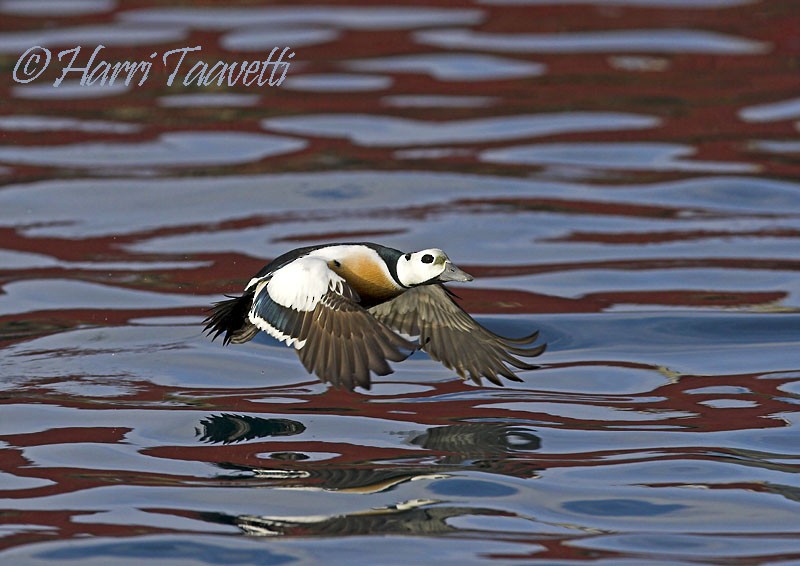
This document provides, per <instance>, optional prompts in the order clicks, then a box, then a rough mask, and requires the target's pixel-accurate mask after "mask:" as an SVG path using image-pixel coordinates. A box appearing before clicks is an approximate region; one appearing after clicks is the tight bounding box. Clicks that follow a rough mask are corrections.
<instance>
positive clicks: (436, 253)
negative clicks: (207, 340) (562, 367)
mask: <svg viewBox="0 0 800 566" xmlns="http://www.w3.org/2000/svg"><path fill="white" fill-rule="evenodd" d="M472 280H473V277H472V276H471V275H469V274H467V273H466V272H464V271H463V270H461V269H460V268H458V267H457V266H456V265H455V264H454V263H453V262H452V261H451V260H450V258H449V257H448V256H447V254H445V252H443V251H442V250H441V249H438V248H429V249H424V250H421V251H416V252H402V251H400V250H397V249H394V248H391V247H387V246H383V245H379V244H374V243H370V242H356V243H329V244H321V245H315V246H308V247H302V248H297V249H294V250H291V251H288V252H286V253H284V254H283V255H280V256H278V257H277V258H275V259H274V260H272V261H271V262H270V263H268V264H267V265H266V266H264V267H263V268H262V269H261V270H260V271H259V272H258V273H256V274H255V275H254V276H253V277H252V278H251V279H250V281H249V282H248V283H247V285H246V286H245V288H244V292H243V293H242V294H241V295H238V296H236V295H234V296H231V295H226V297H227V299H226V300H222V301H219V302H216V303H214V304H213V305H212V307H211V308H210V309H209V311H208V312H210V314H209V315H208V316H207V317H206V319H205V320H204V321H203V324H204V325H205V328H204V330H205V332H206V333H207V335H208V336H210V337H211V339H212V341H213V340H216V338H217V337H219V336H220V335H224V336H223V339H222V343H223V345H228V344H242V343H245V342H248V341H249V340H252V339H253V338H254V337H255V336H256V335H257V334H258V333H259V332H265V333H266V334H268V335H269V336H271V337H273V338H275V339H276V340H278V341H280V342H282V343H284V344H285V345H286V346H289V347H292V348H294V350H295V351H296V352H297V354H298V356H299V358H300V362H301V363H302V364H303V366H304V367H305V369H306V370H307V371H308V372H309V373H313V374H315V375H316V376H317V377H318V378H319V379H320V380H321V381H322V382H325V383H329V384H331V385H332V386H334V387H336V388H340V389H346V390H349V391H353V390H354V389H355V388H356V387H362V388H364V389H370V386H371V374H375V375H380V376H384V375H388V374H390V373H392V371H393V370H392V368H391V366H390V365H389V363H388V362H401V361H403V360H405V359H406V358H408V356H410V355H411V354H412V353H414V352H415V351H417V350H423V351H424V352H426V353H427V354H428V355H429V356H430V357H431V358H432V359H433V360H436V361H438V362H440V363H441V364H443V365H444V366H445V367H447V368H448V369H450V370H453V371H455V372H456V373H457V374H458V375H459V377H461V379H463V380H466V379H468V378H469V379H471V380H472V381H473V382H474V383H475V384H477V385H482V381H481V378H486V379H488V380H489V381H490V382H491V383H493V384H495V385H503V382H502V381H501V379H500V378H501V377H504V378H506V379H508V380H510V381H515V382H522V381H523V380H522V379H521V378H520V377H519V376H518V375H517V374H516V371H515V370H532V369H537V368H538V367H539V366H537V365H534V364H532V363H529V362H528V361H525V360H523V359H521V358H534V357H536V356H539V355H540V354H542V352H544V350H545V348H546V346H547V345H546V344H540V345H537V346H533V345H532V344H533V343H534V342H535V341H536V340H537V338H538V335H539V333H538V331H537V332H533V333H532V334H530V335H528V336H524V337H521V338H507V337H504V336H501V335H499V334H495V333H494V332H492V331H490V330H489V329H487V328H485V327H483V326H481V325H480V324H479V323H478V322H477V321H475V319H473V318H472V317H471V316H470V315H469V314H468V313H467V312H466V311H464V310H463V309H462V308H461V307H460V306H459V305H458V303H456V301H455V298H457V297H456V295H455V293H453V291H451V290H450V289H449V288H447V287H446V286H445V283H450V282H458V283H464V282H469V281H472ZM512 368H514V369H512Z"/></svg>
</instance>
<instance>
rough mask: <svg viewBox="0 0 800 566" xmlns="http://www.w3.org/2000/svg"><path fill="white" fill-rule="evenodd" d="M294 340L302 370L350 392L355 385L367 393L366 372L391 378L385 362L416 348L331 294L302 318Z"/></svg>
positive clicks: (367, 381)
mask: <svg viewBox="0 0 800 566" xmlns="http://www.w3.org/2000/svg"><path fill="white" fill-rule="evenodd" d="M297 336H298V338H299V340H305V343H304V344H303V347H302V348H299V349H298V350H297V354H298V355H299V356H300V361H301V362H303V365H304V366H305V367H306V369H307V370H308V371H309V372H313V373H315V374H316V375H317V377H319V378H320V379H321V380H322V381H326V382H330V383H332V384H333V385H334V386H336V387H343V388H345V389H349V390H350V391H352V390H353V389H355V387H357V386H360V387H363V388H364V389H369V388H370V372H374V373H376V374H377V375H387V374H389V373H392V368H391V367H389V364H388V363H386V360H391V361H393V362H401V361H403V360H405V359H406V358H407V357H408V356H410V355H411V353H412V352H413V351H414V350H416V349H417V348H418V345H417V344H416V343H414V342H410V341H408V340H406V339H405V338H403V337H401V336H398V335H397V334H396V333H395V332H393V331H392V330H391V329H389V328H388V327H387V326H386V325H384V324H383V323H381V322H380V321H378V320H376V319H375V318H374V317H373V316H372V315H370V314H369V313H368V312H367V311H366V310H364V308H362V307H361V306H360V305H358V304H356V303H355V302H353V301H352V300H350V299H348V298H347V297H345V296H342V295H340V294H339V293H336V292H334V291H330V292H328V293H327V294H326V295H323V297H322V298H321V299H320V301H319V303H317V305H316V307H315V308H314V310H313V311H309V312H307V313H305V316H303V319H302V327H301V328H300V329H299V332H298V334H297Z"/></svg>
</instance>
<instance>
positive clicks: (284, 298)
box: [267, 256, 344, 311]
mask: <svg viewBox="0 0 800 566" xmlns="http://www.w3.org/2000/svg"><path fill="white" fill-rule="evenodd" d="M343 283H344V279H342V278H341V277H339V276H338V275H336V273H334V272H333V271H331V269H330V268H329V267H328V263H327V262H326V261H325V260H324V259H321V258H316V257H309V256H306V257H301V258H299V259H296V260H294V261H293V262H291V263H289V264H288V265H284V266H283V267H281V268H280V269H279V270H277V271H276V272H275V273H273V274H272V277H271V278H270V280H269V282H268V283H267V292H268V293H269V296H270V297H271V298H272V300H273V301H275V302H276V303H278V304H279V305H282V306H284V307H288V308H290V309H294V310H298V311H313V310H314V308H316V306H317V303H319V301H320V299H321V298H322V296H323V295H324V294H325V293H327V292H328V291H330V290H333V291H336V292H337V293H341V292H342V284H343Z"/></svg>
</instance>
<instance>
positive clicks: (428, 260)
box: [422, 254, 433, 263]
mask: <svg viewBox="0 0 800 566" xmlns="http://www.w3.org/2000/svg"><path fill="white" fill-rule="evenodd" d="M422 263H433V256H432V255H431V254H425V255H424V256H422Z"/></svg>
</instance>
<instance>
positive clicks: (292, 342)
mask: <svg viewBox="0 0 800 566" xmlns="http://www.w3.org/2000/svg"><path fill="white" fill-rule="evenodd" d="M249 318H250V322H252V323H253V324H255V325H256V327H257V328H258V329H259V330H263V331H264V332H266V333H267V334H269V335H270V336H272V337H273V338H275V339H276V340H278V341H279V342H283V343H285V344H286V345H287V346H293V347H294V348H295V349H296V350H299V349H300V348H302V347H303V346H305V345H306V341H305V340H298V339H297V338H294V337H292V336H289V335H288V334H284V333H283V332H281V331H280V330H278V329H277V328H275V327H274V326H272V325H271V324H270V323H269V322H267V321H266V320H264V319H263V318H261V317H258V316H253V313H252V312H251V313H250V316H249Z"/></svg>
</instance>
